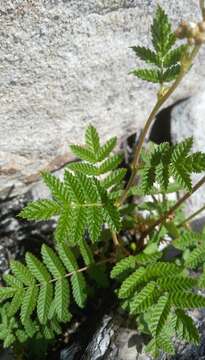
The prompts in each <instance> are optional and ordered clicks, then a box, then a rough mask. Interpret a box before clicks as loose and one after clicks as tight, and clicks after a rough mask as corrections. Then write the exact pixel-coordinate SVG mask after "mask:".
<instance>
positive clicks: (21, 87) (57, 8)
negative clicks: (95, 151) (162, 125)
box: [0, 0, 205, 195]
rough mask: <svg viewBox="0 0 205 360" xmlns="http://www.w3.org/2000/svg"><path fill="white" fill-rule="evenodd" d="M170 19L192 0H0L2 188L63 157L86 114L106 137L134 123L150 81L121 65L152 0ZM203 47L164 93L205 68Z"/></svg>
mask: <svg viewBox="0 0 205 360" xmlns="http://www.w3.org/2000/svg"><path fill="white" fill-rule="evenodd" d="M158 2H159V3H161V5H162V6H163V7H164V8H165V9H166V10H167V11H168V13H169V14H170V16H171V18H172V20H173V22H174V23H176V21H177V22H178V21H179V20H180V19H181V18H182V17H184V18H186V19H190V20H192V19H195V17H196V16H198V15H199V14H198V0H190V1H189V2H187V1H186V0H181V1H179V2H177V4H176V1H174V0H172V1H162V0H160V1H157V0H144V1H142V0H51V1H41V0H29V1H28V0H22V1H18V0H7V1H4V0H0V15H1V18H0V38H1V47H0V60H1V65H0V69H1V78H0V108H1V114H0V194H1V195H4V194H6V192H7V191H9V189H10V187H11V186H14V191H13V194H15V193H16V194H18V193H19V192H20V191H26V190H27V189H28V186H29V185H30V184H32V183H33V182H35V181H36V180H37V179H38V174H39V171H40V170H42V169H45V168H46V169H50V170H54V169H58V168H60V167H61V166H63V165H64V164H65V163H66V162H67V161H69V160H70V159H71V155H70V154H69V152H67V145H68V144H69V143H71V142H75V141H77V142H78V141H81V140H82V136H83V132H84V128H85V126H86V125H87V124H88V123H89V122H92V123H93V124H94V125H96V126H97V128H98V129H99V131H100V134H101V135H102V136H103V138H104V139H106V138H107V137H108V136H111V135H113V134H115V135H117V136H118V137H119V138H121V137H122V136H124V137H126V136H127V135H128V134H130V133H132V132H134V131H136V129H137V130H139V129H140V128H141V126H142V123H143V122H144V118H145V116H146V114H147V113H148V112H149V110H150V108H151V106H152V104H153V103H154V101H155V99H154V93H155V91H154V86H152V85H145V84H144V83H142V82H140V81H138V80H136V79H135V78H133V77H132V76H130V75H128V72H129V70H130V69H132V68H133V67H134V66H135V65H136V61H135V57H134V55H133V53H132V51H131V50H130V49H129V47H130V46H131V45H135V44H146V43H147V41H148V40H147V34H148V31H149V30H150V24H151V21H152V16H153V12H154V9H155V7H156V4H157V3H158ZM203 55H204V53H203V52H202V53H201V54H200V56H199V62H200V64H201V65H202V66H198V65H196V66H195V67H194V69H193V70H192V73H191V74H189V75H188V77H187V79H186V81H184V83H183V86H182V87H181V89H180V91H178V92H177V93H176V94H175V95H174V97H173V98H172V102H173V101H175V100H177V99H179V98H181V97H184V96H186V95H190V94H191V93H194V92H195V91H196V90H197V89H198V86H199V83H200V82H203V81H204V78H205V67H204V66H203V64H204V57H203Z"/></svg>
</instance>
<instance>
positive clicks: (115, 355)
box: [64, 309, 205, 360]
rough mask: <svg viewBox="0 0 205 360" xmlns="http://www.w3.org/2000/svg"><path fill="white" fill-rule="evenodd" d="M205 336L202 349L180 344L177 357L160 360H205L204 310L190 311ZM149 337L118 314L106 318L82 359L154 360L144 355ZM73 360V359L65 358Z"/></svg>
mask: <svg viewBox="0 0 205 360" xmlns="http://www.w3.org/2000/svg"><path fill="white" fill-rule="evenodd" d="M190 315H191V316H192V318H193V320H194V321H195V322H196V324H197V327H198V328H199V332H200V335H201V343H200V345H199V346H194V345H190V344H184V343H181V342H179V341H176V343H175V346H176V355H175V356H169V355H165V354H162V355H161V356H160V357H159V359H158V360H204V359H205V346H204V344H205V320H204V310H203V309H202V310H197V311H196V310H193V311H190ZM147 342H148V337H147V336H146V335H140V334H139V333H138V332H137V330H133V329H132V328H130V327H129V326H128V325H127V321H126V319H125V316H122V315H119V314H117V315H116V313H115V314H111V315H105V316H104V317H103V319H102V322H101V324H100V325H99V328H98V330H97V331H96V333H95V334H94V336H93V338H92V340H91V342H90V343H89V345H88V347H87V349H86V350H85V353H84V356H83V357H80V359H81V360H152V358H151V357H150V356H149V355H147V354H145V353H144V352H143V348H144V345H145V344H147ZM64 360H70V358H69V357H68V358H66V357H65V358H64Z"/></svg>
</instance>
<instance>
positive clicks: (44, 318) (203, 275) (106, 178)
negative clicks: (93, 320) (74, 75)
mask: <svg viewBox="0 0 205 360" xmlns="http://www.w3.org/2000/svg"><path fill="white" fill-rule="evenodd" d="M200 8H201V10H202V15H203V16H204V14H205V11H204V6H203V3H202V2H201V1H200ZM151 32H152V45H153V47H152V48H151V49H148V48H145V47H140V46H133V47H132V49H133V50H134V52H135V54H136V55H137V56H138V57H139V58H140V59H141V60H143V61H145V62H146V63H147V64H148V65H151V67H148V68H145V69H136V70H133V71H132V73H133V74H134V75H135V76H137V77H139V78H140V79H143V80H147V81H150V82H154V83H158V84H159V91H158V92H157V100H156V104H155V106H154V108H153V110H152V112H151V114H150V115H149V117H148V119H147V121H146V123H145V127H144V129H143V131H142V133H141V135H140V138H139V142H138V144H137V146H136V149H135V151H134V158H133V162H132V164H131V167H130V172H131V175H130V177H129V179H128V180H127V178H126V179H125V175H126V173H127V169H125V168H123V167H122V161H123V155H122V154H119V153H118V152H116V150H115V148H116V145H117V139H116V138H115V137H114V138H111V139H110V140H108V141H107V142H105V143H104V144H101V142H100V138H99V134H98V132H97V130H96V129H95V128H94V127H93V126H92V125H89V126H88V128H87V130H86V133H85V144H84V145H71V146H70V149H71V151H72V152H73V154H74V155H75V156H76V157H77V158H78V161H75V162H73V163H71V164H69V165H67V166H66V168H65V171H64V178H63V180H60V179H59V178H57V177H56V176H55V175H54V174H51V173H49V172H43V173H42V179H43V181H44V183H45V184H46V185H47V187H48V188H49V190H50V194H51V196H50V198H49V199H42V200H38V201H35V202H31V203H29V204H28V205H27V206H26V207H25V208H24V209H23V210H22V211H21V213H20V214H19V216H20V217H21V218H23V219H27V220H30V221H39V220H41V221H46V220H48V219H50V218H52V217H55V218H56V221H57V225H56V229H55V233H54V244H53V247H48V246H47V245H46V244H42V247H41V256H39V257H36V256H34V255H33V254H31V253H27V254H26V255H25V263H24V264H23V263H21V262H19V261H16V260H13V261H11V266H10V268H11V272H10V273H9V274H7V275H5V276H4V283H5V286H4V287H1V288H0V302H1V308H0V321H1V322H0V339H1V340H2V341H3V344H4V347H9V346H11V345H12V344H14V345H15V344H16V343H18V342H21V343H25V342H26V341H27V340H28V339H29V338H32V339H33V338H35V339H39V338H45V339H52V338H54V337H55V336H57V335H58V334H60V333H61V331H62V330H61V326H62V324H63V323H67V322H69V321H70V319H71V317H72V314H71V312H72V307H71V306H70V305H72V304H73V303H75V304H76V305H77V306H78V307H79V308H83V307H84V306H85V305H86V301H87V298H88V295H89V294H90V291H89V290H90V289H89V287H90V277H92V278H95V280H96V281H97V282H98V286H99V285H100V284H101V282H100V277H99V276H100V275H101V271H102V270H101V269H102V268H100V266H99V265H101V264H104V265H105V266H106V267H107V270H111V276H110V279H111V281H112V283H114V285H115V287H116V294H117V296H118V299H119V302H120V303H121V305H122V307H123V309H124V310H125V311H127V312H129V313H130V314H131V316H132V317H134V318H135V319H136V321H137V322H138V327H139V328H140V329H141V331H142V332H143V331H144V332H146V333H148V334H149V336H150V342H149V344H148V345H147V346H146V349H145V351H147V352H149V353H151V354H153V356H154V357H155V358H156V357H157V356H158V355H159V354H160V352H161V351H163V352H166V353H171V354H173V353H174V352H175V348H174V343H173V339H174V338H176V336H177V337H178V338H179V339H181V340H183V341H185V342H192V343H194V344H197V343H198V342H199V340H200V336H199V333H198V329H197V327H196V325H195V323H194V321H193V319H192V318H191V317H190V316H189V314H188V312H187V310H190V309H193V308H200V307H205V297H204V296H202V295H200V293H199V289H200V288H204V287H205V261H204V258H205V232H204V231H202V232H193V231H192V230H190V227H189V226H188V222H189V220H191V219H192V218H193V217H194V216H195V215H198V214H199V212H200V211H202V210H203V209H204V207H203V208H202V209H200V210H199V211H197V212H196V213H194V214H193V215H191V216H190V217H189V218H188V219H186V217H185V215H184V212H183V208H182V205H183V203H184V201H186V200H187V199H188V198H189V197H190V196H191V195H192V193H194V192H195V191H197V190H198V188H199V187H200V186H202V185H203V184H204V183H205V177H202V179H201V180H200V181H199V182H198V183H197V184H195V185H193V184H192V174H193V173H203V172H204V171H205V154H204V153H201V152H196V153H193V152H192V145H193V139H192V138H188V139H185V140H184V141H182V142H181V143H179V144H176V145H171V144H169V143H163V144H160V145H153V144H151V146H150V147H146V149H143V143H144V139H145V137H146V135H147V132H148V130H149V128H150V126H151V124H152V122H153V120H154V118H155V115H156V114H157V112H158V110H159V109H160V107H161V106H162V105H163V104H164V103H165V101H166V100H167V99H168V97H169V96H170V95H171V94H172V93H173V92H174V90H175V89H176V88H177V87H178V86H179V84H180V82H181V81H182V79H183V77H184V76H185V74H186V73H187V72H188V70H189V68H190V67H191V65H192V63H193V60H194V57H195V56H196V54H197V53H198V51H199V49H200V46H201V45H202V43H203V42H204V41H205V22H204V19H203V21H202V22H200V23H198V24H195V25H193V24H192V25H191V26H190V24H186V22H183V23H182V24H181V25H180V26H179V28H178V29H177V31H176V32H173V30H172V27H171V23H170V21H169V19H168V16H167V15H166V14H165V12H164V10H163V9H162V8H161V7H160V6H158V7H157V10H156V15H155V17H154V21H153V25H152V28H151ZM178 38H180V39H184V43H183V44H180V45H179V46H178V45H176V44H177V40H178ZM176 192H177V193H178V194H180V197H179V198H178V200H177V197H176V200H175V201H173V200H170V197H169V194H170V193H171V194H172V193H176ZM184 192H185V193H184ZM145 196H146V197H145ZM172 198H173V197H172ZM133 199H134V201H133ZM136 199H137V201H136ZM125 230H126V234H127V233H129V235H130V236H129V237H128V239H127V241H126V242H125V241H124V239H125V236H122V235H123V234H124V231H125ZM105 234H106V236H105ZM130 239H131V240H130ZM170 247H174V248H175V249H176V250H177V251H176V255H175V256H174V257H171V256H170V252H169V249H170ZM193 270H194V271H196V270H197V272H196V274H195V276H194V277H193V276H192V274H193ZM112 288H113V287H112ZM110 291H111V290H110Z"/></svg>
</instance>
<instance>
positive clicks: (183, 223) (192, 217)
mask: <svg viewBox="0 0 205 360" xmlns="http://www.w3.org/2000/svg"><path fill="white" fill-rule="evenodd" d="M204 210H205V205H203V206H202V207H201V208H200V209H198V210H197V211H195V212H194V213H193V214H191V215H190V216H189V217H187V218H186V219H185V220H183V221H182V222H181V223H180V224H178V225H177V227H178V228H180V227H182V226H184V225H186V224H187V223H189V222H190V221H191V220H193V219H194V218H195V217H196V216H197V215H199V214H201V213H202V211H204Z"/></svg>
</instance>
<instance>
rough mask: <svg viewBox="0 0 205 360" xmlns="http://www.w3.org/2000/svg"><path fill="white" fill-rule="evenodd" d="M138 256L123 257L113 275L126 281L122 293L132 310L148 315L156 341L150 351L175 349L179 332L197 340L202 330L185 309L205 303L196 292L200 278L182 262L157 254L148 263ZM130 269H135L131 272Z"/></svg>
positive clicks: (149, 347)
mask: <svg viewBox="0 0 205 360" xmlns="http://www.w3.org/2000/svg"><path fill="white" fill-rule="evenodd" d="M142 254H143V253H142ZM140 255H141V254H140ZM136 259H137V256H136V257H135V256H130V257H127V258H124V259H122V260H120V261H119V262H118V263H117V264H116V265H115V266H114V268H113V270H112V273H111V277H113V278H119V281H122V284H121V287H120V289H119V292H118V296H119V298H120V299H126V304H127V306H126V308H127V309H128V310H129V312H130V313H131V314H132V315H135V316H139V315H140V314H144V316H145V317H146V316H147V319H148V323H147V325H148V327H149V331H150V334H151V335H152V341H151V342H150V344H149V345H148V347H147V348H146V351H148V352H151V353H152V354H154V355H156V354H157V353H158V351H159V350H160V349H161V350H163V351H166V352H169V353H174V347H173V343H172V338H173V336H174V335H176V334H177V335H178V336H179V337H180V338H181V339H183V340H184V341H190V342H193V343H194V344H197V343H198V342H199V335H198V331H197V329H196V326H195V325H194V322H193V320H192V319H191V317H190V316H188V315H187V314H186V313H185V310H188V309H193V308H200V307H204V306H205V298H204V297H203V296H201V295H197V294H196V293H195V289H196V288H197V286H198V281H197V279H194V278H192V277H190V276H188V275H187V274H185V273H184V268H183V267H182V266H179V265H176V264H174V263H170V262H163V261H162V260H160V259H159V258H158V259H156V258H155V261H154V262H153V263H152V264H149V263H148V264H147V263H146V262H145V263H144V266H142V265H141V264H139V263H138V262H137V261H136ZM127 270H129V273H130V272H132V273H131V274H130V275H129V274H128V273H127ZM119 275H122V276H123V277H124V280H122V278H120V277H119ZM146 314H147V315H146ZM170 319H172V323H170V321H171V320H170ZM173 320H174V322H173Z"/></svg>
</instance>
